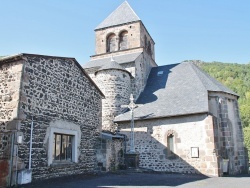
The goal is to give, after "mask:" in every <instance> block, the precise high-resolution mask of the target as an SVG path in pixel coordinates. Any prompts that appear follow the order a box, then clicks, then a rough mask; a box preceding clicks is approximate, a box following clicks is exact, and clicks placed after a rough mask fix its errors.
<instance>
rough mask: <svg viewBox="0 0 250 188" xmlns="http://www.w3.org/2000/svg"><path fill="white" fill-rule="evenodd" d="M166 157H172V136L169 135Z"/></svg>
mask: <svg viewBox="0 0 250 188" xmlns="http://www.w3.org/2000/svg"><path fill="white" fill-rule="evenodd" d="M167 142H168V157H171V156H173V155H174V135H172V134H170V135H169V136H168V140H167Z"/></svg>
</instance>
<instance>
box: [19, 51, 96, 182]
mask: <svg viewBox="0 0 250 188" xmlns="http://www.w3.org/2000/svg"><path fill="white" fill-rule="evenodd" d="M24 59H25V64H24V71H23V80H22V90H21V103H20V112H19V116H20V117H22V121H21V128H20V131H21V132H22V133H23V144H21V145H19V158H20V159H21V160H22V161H23V163H24V164H25V165H26V168H27V166H28V160H29V143H30V136H31V135H30V131H31V130H30V127H31V122H32V118H33V125H34V130H33V139H32V141H33V145H32V147H33V148H32V164H31V168H32V170H33V177H32V178H33V179H44V178H52V177H59V176H64V175H71V174H79V173H85V172H93V170H94V168H95V166H96V165H97V164H96V162H97V161H96V155H95V147H94V146H95V144H96V141H97V138H98V136H99V132H98V129H97V128H98V126H100V121H101V94H100V93H99V92H98V90H97V89H96V88H95V87H94V85H93V84H92V83H91V82H90V80H89V79H88V78H87V77H86V75H85V74H84V73H83V72H82V70H81V69H80V66H79V65H77V63H76V62H75V61H74V60H73V59H67V58H56V57H48V56H36V55H25V56H24ZM58 122H61V123H58ZM52 130H56V131H59V132H60V133H61V132H66V134H70V132H75V133H76V134H75V136H74V139H76V140H75V141H74V142H75V143H74V144H75V146H76V147H75V148H76V151H75V153H74V154H75V155H77V157H76V159H75V162H69V163H63V164H60V163H58V164H57V163H54V162H52V164H50V163H49V161H50V160H52V159H51V158H52V156H51V155H52V153H51V152H52V151H53V149H51V148H53V147H51V145H53V138H51V137H53V136H54V135H53V132H51V131H52ZM56 131H55V132H56Z"/></svg>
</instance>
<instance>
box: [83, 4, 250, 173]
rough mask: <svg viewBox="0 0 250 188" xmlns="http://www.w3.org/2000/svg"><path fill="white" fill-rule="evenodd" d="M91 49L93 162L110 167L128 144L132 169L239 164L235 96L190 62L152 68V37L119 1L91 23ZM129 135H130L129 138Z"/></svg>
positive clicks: (237, 169) (218, 168) (230, 168)
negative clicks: (98, 96) (95, 128)
mask: <svg viewBox="0 0 250 188" xmlns="http://www.w3.org/2000/svg"><path fill="white" fill-rule="evenodd" d="M95 36H96V37H95V38H96V40H95V44H96V48H95V55H92V56H91V57H90V58H91V59H90V61H89V62H88V63H86V64H85V65H83V68H84V69H85V71H86V72H87V73H88V74H89V76H90V77H91V78H92V79H93V80H94V82H95V83H96V85H97V86H98V87H99V88H100V89H101V91H102V92H103V93H104V95H105V99H102V134H101V135H102V139H101V141H100V147H99V150H98V152H97V160H98V162H99V163H98V164H100V166H102V167H104V168H106V169H107V170H112V169H116V168H117V166H118V165H119V164H120V163H122V162H123V161H122V159H121V158H122V157H121V156H122V155H123V154H124V153H129V152H131V151H132V149H131V148H132V146H131V145H132V144H130V143H132V142H130V141H131V139H132V138H131V112H130V111H129V110H128V109H126V108H122V105H128V104H129V103H130V95H131V94H132V95H133V97H134V98H135V101H134V102H135V103H136V104H139V105H138V107H137V108H135V109H134V111H133V112H134V113H133V114H134V147H135V151H133V152H135V154H136V155H137V156H138V157H139V167H140V168H146V169H151V170H154V171H164V172H178V173H201V174H204V175H209V176H221V175H223V173H225V172H226V173H229V174H239V173H243V172H246V170H247V156H246V152H245V149H244V145H243V133H242V125H241V120H240V116H239V109H238V102H237V100H238V98H239V96H238V95H237V94H236V93H234V92H233V91H231V90H230V89H228V88H226V87H225V86H223V85H222V84H221V83H219V82H218V81H216V80H215V79H213V78H212V77H210V76H209V75H208V74H206V73H205V72H203V71H202V70H201V69H200V68H198V67H197V66H196V65H195V64H193V63H192V62H182V63H179V64H172V65H165V66H158V65H157V63H156V62H155V48H154V45H155V42H154V40H153V38H152V37H151V35H150V33H149V32H148V30H147V29H146V27H145V26H144V24H143V22H142V21H141V20H140V18H139V17H138V16H137V14H136V13H135V12H134V11H133V9H132V8H131V7H130V5H129V4H128V2H127V1H125V2H123V3H122V4H121V5H120V6H119V7H118V8H117V9H116V10H114V11H113V12H112V13H111V14H110V15H109V16H108V17H107V18H106V19H105V20H104V21H103V22H101V23H100V24H99V25H98V26H97V27H96V28H95ZM132 137H133V136H132Z"/></svg>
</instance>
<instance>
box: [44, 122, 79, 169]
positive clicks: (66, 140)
mask: <svg viewBox="0 0 250 188" xmlns="http://www.w3.org/2000/svg"><path fill="white" fill-rule="evenodd" d="M77 143H78V134H77V131H76V130H67V129H60V128H54V127H52V128H51V131H50V137H49V147H48V165H54V164H61V163H65V162H66V163H68V162H78V158H77Z"/></svg>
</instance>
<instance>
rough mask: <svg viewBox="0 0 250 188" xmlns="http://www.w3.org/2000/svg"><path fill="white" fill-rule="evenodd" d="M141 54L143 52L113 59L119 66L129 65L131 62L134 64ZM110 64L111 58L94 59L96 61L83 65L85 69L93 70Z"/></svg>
mask: <svg viewBox="0 0 250 188" xmlns="http://www.w3.org/2000/svg"><path fill="white" fill-rule="evenodd" d="M141 54H142V52H136V53H131V54H124V55H118V56H113V59H114V60H115V61H116V62H117V63H118V64H123V63H129V62H134V61H135V60H136V59H137V58H138V57H139V56H140V55H141ZM109 62H110V57H106V58H100V59H94V60H91V61H89V62H87V63H86V64H85V65H83V68H84V69H86V68H92V67H101V66H103V65H105V64H108V63H109Z"/></svg>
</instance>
